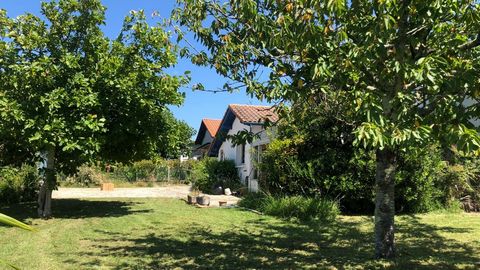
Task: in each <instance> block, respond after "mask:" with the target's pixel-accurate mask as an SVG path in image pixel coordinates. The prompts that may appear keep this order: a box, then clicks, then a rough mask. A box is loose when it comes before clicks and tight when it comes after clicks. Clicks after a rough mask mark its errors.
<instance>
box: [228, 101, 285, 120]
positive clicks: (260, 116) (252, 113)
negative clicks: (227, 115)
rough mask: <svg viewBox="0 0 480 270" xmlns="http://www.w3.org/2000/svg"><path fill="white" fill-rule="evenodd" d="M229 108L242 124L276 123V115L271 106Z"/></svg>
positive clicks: (235, 105) (237, 106)
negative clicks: (266, 121)
mask: <svg viewBox="0 0 480 270" xmlns="http://www.w3.org/2000/svg"><path fill="white" fill-rule="evenodd" d="M229 108H230V109H231V110H232V112H233V113H234V114H235V116H236V117H237V118H238V120H240V122H242V123H263V122H265V120H266V119H268V120H269V121H270V122H277V121H278V114H277V113H276V112H275V109H274V108H273V107H272V106H260V105H239V104H230V105H229Z"/></svg>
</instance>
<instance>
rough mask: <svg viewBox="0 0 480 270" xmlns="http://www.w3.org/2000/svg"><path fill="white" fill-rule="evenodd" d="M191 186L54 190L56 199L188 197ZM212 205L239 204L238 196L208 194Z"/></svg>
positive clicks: (53, 195)
mask: <svg viewBox="0 0 480 270" xmlns="http://www.w3.org/2000/svg"><path fill="white" fill-rule="evenodd" d="M189 193H190V186H187V185H175V186H173V185H172V186H165V187H146V188H115V189H114V190H113V191H102V190H100V188H62V187H60V188H58V190H54V191H53V194H52V197H53V198H54V199H87V198H178V199H186V198H187V195H188V194H189ZM208 196H209V197H210V205H211V206H218V205H219V203H218V202H219V201H227V205H234V204H237V202H238V201H239V198H238V197H235V196H226V195H208Z"/></svg>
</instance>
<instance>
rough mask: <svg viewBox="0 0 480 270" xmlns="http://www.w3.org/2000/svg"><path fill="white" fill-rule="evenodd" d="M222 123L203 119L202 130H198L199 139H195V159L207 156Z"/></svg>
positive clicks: (216, 120)
mask: <svg viewBox="0 0 480 270" xmlns="http://www.w3.org/2000/svg"><path fill="white" fill-rule="evenodd" d="M221 122H222V120H221V119H202V122H201V123H200V128H199V129H198V133H197V138H196V139H195V146H194V149H193V158H194V159H199V158H202V157H204V156H205V155H206V154H207V152H208V149H209V148H210V144H211V143H212V141H213V138H215V135H217V131H218V128H219V127H220V123H221Z"/></svg>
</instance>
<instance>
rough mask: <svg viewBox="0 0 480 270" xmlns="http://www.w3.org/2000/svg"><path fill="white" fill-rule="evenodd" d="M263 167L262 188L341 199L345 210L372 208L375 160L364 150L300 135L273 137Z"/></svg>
mask: <svg viewBox="0 0 480 270" xmlns="http://www.w3.org/2000/svg"><path fill="white" fill-rule="evenodd" d="M313 149H321V151H314V150H313ZM260 168H261V174H260V175H261V178H260V186H261V188H262V190H265V191H267V192H269V193H271V194H273V195H275V196H296V195H301V196H306V197H316V196H321V197H322V198H330V199H333V200H339V201H340V204H341V206H342V209H343V210H344V211H346V212H354V213H362V212H369V211H371V209H373V198H374V194H373V186H374V181H375V160H374V158H373V156H372V153H369V152H366V151H364V150H355V149H353V148H352V147H351V146H347V145H337V144H332V145H323V146H319V145H316V144H315V143H313V142H309V141H308V140H305V139H303V138H301V137H294V138H293V139H285V140H274V141H272V143H271V144H270V145H269V147H268V149H267V150H266V151H265V152H264V153H263V157H262V163H261V164H260Z"/></svg>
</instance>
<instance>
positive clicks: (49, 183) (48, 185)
mask: <svg viewBox="0 0 480 270" xmlns="http://www.w3.org/2000/svg"><path fill="white" fill-rule="evenodd" d="M55 184H56V176H55V150H54V149H53V148H50V149H48V150H47V152H46V167H45V168H44V179H43V181H42V183H41V185H40V191H39V193H38V209H37V210H38V216H39V217H41V218H50V217H51V216H52V191H53V188H54V187H55Z"/></svg>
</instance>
